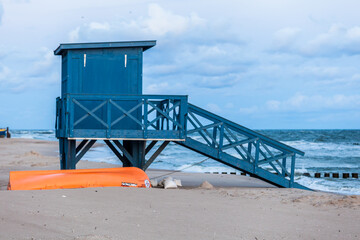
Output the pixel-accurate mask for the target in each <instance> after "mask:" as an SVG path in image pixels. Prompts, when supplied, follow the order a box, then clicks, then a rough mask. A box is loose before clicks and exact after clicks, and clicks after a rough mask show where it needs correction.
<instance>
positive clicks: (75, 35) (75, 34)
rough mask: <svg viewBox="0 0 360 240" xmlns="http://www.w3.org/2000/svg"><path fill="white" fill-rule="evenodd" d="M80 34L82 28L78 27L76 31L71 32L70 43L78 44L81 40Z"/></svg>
mask: <svg viewBox="0 0 360 240" xmlns="http://www.w3.org/2000/svg"><path fill="white" fill-rule="evenodd" d="M79 32H80V27H77V28H75V29H74V30H71V32H69V34H68V35H69V40H70V42H77V41H78V40H79Z"/></svg>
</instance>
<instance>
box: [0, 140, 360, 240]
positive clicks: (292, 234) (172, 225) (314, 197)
mask: <svg viewBox="0 0 360 240" xmlns="http://www.w3.org/2000/svg"><path fill="white" fill-rule="evenodd" d="M56 151H57V142H47V141H40V140H28V139H0V152H1V155H0V202H1V207H0V221H1V224H0V239H254V240H256V239H258V240H260V239H360V196H343V195H336V194H329V193H323V192H312V191H303V190H298V189H280V188H274V187H273V186H271V185H270V184H267V183H264V182H262V181H260V180H258V179H254V178H250V177H245V176H238V175H236V176H234V175H213V174H196V173H193V174H191V173H179V172H176V173H173V172H171V171H160V170H152V171H148V175H149V176H150V177H157V176H163V175H167V174H171V176H172V177H173V178H178V179H181V180H182V184H183V185H184V187H183V188H181V189H168V190H165V189H159V188H152V189H134V188H87V189H64V190H39V191H6V190H5V189H6V185H7V181H8V173H9V171H13V170H31V169H34V170H35V169H36V170H39V169H58V168H59V160H58V156H57V155H58V153H57V152H56ZM85 157H86V155H85ZM111 166H113V165H111V164H105V163H95V162H89V161H80V162H79V164H78V168H95V167H96V168H98V167H111ZM204 181H207V182H208V183H209V184H211V185H212V187H211V186H209V184H203V186H202V187H200V185H201V184H202V183H203V182H204Z"/></svg>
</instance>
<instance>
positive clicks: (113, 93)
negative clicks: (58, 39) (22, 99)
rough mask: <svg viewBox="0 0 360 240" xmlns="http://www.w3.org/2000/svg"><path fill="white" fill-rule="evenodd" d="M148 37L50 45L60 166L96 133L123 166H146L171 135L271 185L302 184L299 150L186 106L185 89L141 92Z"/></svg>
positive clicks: (70, 164)
mask: <svg viewBox="0 0 360 240" xmlns="http://www.w3.org/2000/svg"><path fill="white" fill-rule="evenodd" d="M155 44H156V41H131V42H105V43H74V44H61V45H60V46H59V47H58V48H57V49H56V50H55V51H54V53H55V55H61V56H62V73H61V98H60V97H59V98H57V101H56V137H57V138H58V139H59V147H60V166H61V169H75V168H76V164H77V162H78V161H80V159H81V158H82V157H83V156H84V154H85V153H86V152H87V151H88V150H89V149H90V148H91V147H92V146H93V145H94V143H95V142H96V141H97V140H103V141H104V142H105V143H106V145H107V146H108V147H109V148H110V149H111V150H112V151H113V152H114V154H115V155H116V156H117V157H118V158H119V160H120V161H121V162H122V164H123V166H135V167H138V168H141V169H143V170H146V169H147V168H148V167H149V166H150V164H151V163H152V162H153V161H154V160H155V159H156V157H157V156H158V155H159V154H160V153H161V152H162V150H163V149H164V148H165V147H166V146H167V145H168V143H169V142H170V141H172V142H174V143H176V144H179V145H181V146H184V147H186V148H188V149H191V150H193V151H195V152H198V153H201V154H203V155H205V156H207V157H210V158H212V159H214V160H216V161H219V162H221V163H223V164H225V165H228V166H230V167H233V168H235V169H238V170H241V171H243V172H246V173H249V174H250V175H251V176H254V177H257V178H260V179H263V180H265V181H267V182H270V183H272V184H274V185H277V186H280V187H297V188H303V189H306V187H304V186H302V185H300V184H298V183H296V182H294V175H295V173H294V169H295V157H296V155H304V153H303V152H301V151H300V150H297V149H295V148H292V147H290V146H288V145H285V144H283V143H280V142H278V141H276V140H273V139H271V138H268V137H266V136H264V135H261V134H259V133H257V132H255V131H252V130H250V129H248V128H245V127H243V126H241V125H239V124H236V123H234V122H232V121H229V120H227V119H225V118H222V117H220V116H218V115H215V114H213V113H211V112H209V111H206V110H204V109H202V108H199V107H197V106H195V105H192V104H190V103H188V98H187V96H186V95H144V94H143V92H142V60H143V52H144V51H146V50H148V49H150V48H151V47H153V46H155ZM158 142H160V143H161V144H157V143H158ZM155 146H156V147H157V149H156V150H155V151H151V152H153V153H152V155H151V156H148V155H149V153H150V150H151V149H153V148H154V147H155Z"/></svg>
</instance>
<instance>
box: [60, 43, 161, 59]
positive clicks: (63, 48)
mask: <svg viewBox="0 0 360 240" xmlns="http://www.w3.org/2000/svg"><path fill="white" fill-rule="evenodd" d="M155 45H156V41H155V40H149V41H124V42H93V43H63V44H60V46H59V47H58V48H57V49H56V50H55V51H54V54H55V55H62V54H63V52H64V51H68V50H78V49H103V48H131V47H137V48H139V47H141V48H143V51H146V50H148V49H149V48H151V47H153V46H155Z"/></svg>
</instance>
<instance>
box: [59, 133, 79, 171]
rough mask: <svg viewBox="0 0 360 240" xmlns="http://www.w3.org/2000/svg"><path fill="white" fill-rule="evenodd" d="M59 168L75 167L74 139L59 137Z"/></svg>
mask: <svg viewBox="0 0 360 240" xmlns="http://www.w3.org/2000/svg"><path fill="white" fill-rule="evenodd" d="M59 144H60V168H61V169H75V166H76V140H69V139H67V138H60V139H59Z"/></svg>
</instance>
